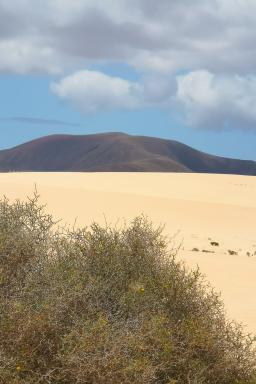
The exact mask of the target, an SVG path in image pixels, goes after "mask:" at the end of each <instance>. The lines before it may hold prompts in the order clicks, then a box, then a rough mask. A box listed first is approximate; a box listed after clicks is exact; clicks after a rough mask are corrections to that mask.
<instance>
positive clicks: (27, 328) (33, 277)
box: [0, 195, 256, 384]
mask: <svg viewBox="0 0 256 384" xmlns="http://www.w3.org/2000/svg"><path fill="white" fill-rule="evenodd" d="M168 249H169V246H168V244H167V242H166V239H165V238H164V236H163V235H162V232H161V229H159V228H157V229H155V228H154V227H153V226H152V224H151V223H150V222H149V221H148V220H147V219H146V218H145V217H143V216H142V217H138V218H135V219H134V221H133V222H132V223H131V225H130V226H128V227H125V226H124V227H122V228H112V227H107V226H106V227H100V226H99V225H97V224H93V225H92V226H91V227H90V228H89V229H78V230H70V229H68V228H66V229H58V228H57V226H56V223H54V221H53V219H52V217H51V216H50V215H47V214H46V213H45V211H44V207H42V206H40V205H39V204H38V196H37V195H35V196H34V198H32V199H29V200H28V201H26V202H20V201H16V202H15V203H13V204H11V203H10V202H9V201H8V200H7V199H4V200H2V201H1V202H0V383H1V384H18V383H19V384H32V383H33V384H35V383H42V384H44V383H45V384H47V383H50V384H51V383H52V384H53V383H54V384H118V383H122V384H150V383H151V384H175V383H176V384H189V383H190V384H208V383H209V384H215V383H216V384H235V383H237V384H238V383H240V384H242V383H244V384H245V383H251V384H252V383H256V380H255V379H254V374H255V362H256V358H255V350H254V344H253V340H252V338H251V337H249V336H246V335H244V334H243V330H242V328H241V327H240V326H239V325H237V324H236V323H233V322H229V321H228V320H227V319H226V318H225V313H224V309H223V305H222V302H221V300H220V298H219V296H218V295H217V294H216V293H215V292H214V291H213V290H212V289H211V288H210V287H209V286H208V285H207V284H206V283H205V282H204V280H203V279H202V277H201V275H200V272H199V271H198V270H197V271H188V270H186V268H185V267H184V265H183V264H182V263H180V262H178V261H177V260H176V258H175V252H170V251H169V250H168Z"/></svg>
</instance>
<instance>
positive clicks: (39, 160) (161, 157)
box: [0, 133, 256, 175]
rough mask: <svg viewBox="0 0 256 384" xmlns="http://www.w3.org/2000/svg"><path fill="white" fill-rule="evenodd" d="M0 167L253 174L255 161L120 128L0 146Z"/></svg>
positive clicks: (9, 168) (3, 168) (0, 169)
mask: <svg viewBox="0 0 256 384" xmlns="http://www.w3.org/2000/svg"><path fill="white" fill-rule="evenodd" d="M0 171H1V172H11V171H45V172H48V171H59V172H61V171H69V172H73V171H74V172H78V171H81V172H83V171H88V172H108V171H109V172H110V171H111V172H199V173H202V172H203V173H229V174H244V175H256V162H255V161H247V160H235V159H227V158H224V157H218V156H212V155H209V154H207V153H204V152H200V151H197V150H195V149H193V148H191V147H189V146H187V145H184V144H181V143H179V142H177V141H173V140H164V139H159V138H154V137H146V136H130V135H127V134H124V133H102V134H95V135H84V136H77V135H52V136H46V137H42V138H39V139H36V140H33V141H30V142H28V143H25V144H21V145H19V146H17V147H14V148H11V149H6V150H2V151H0Z"/></svg>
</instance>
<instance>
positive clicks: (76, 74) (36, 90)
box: [0, 0, 256, 160]
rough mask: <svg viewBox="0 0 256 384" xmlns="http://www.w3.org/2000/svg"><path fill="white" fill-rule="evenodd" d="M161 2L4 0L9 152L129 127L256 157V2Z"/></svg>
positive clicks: (0, 5) (0, 140)
mask: <svg viewBox="0 0 256 384" xmlns="http://www.w3.org/2000/svg"><path fill="white" fill-rule="evenodd" d="M36 3H37V4H36ZM72 4H73V5H72ZM155 4H156V3H155V2H153V1H151V0H147V2H146V1H145V0H137V1H135V0H132V1H130V2H128V1H127V0H119V1H117V0H112V1H111V0H105V1H101V0H97V1H96V0H94V1H91V0H83V1H82V0H76V1H74V2H70V1H66V0H62V1H61V2H60V1H58V0H46V1H45V2H42V1H41V0H33V1H32V0H19V2H18V1H16V0H10V1H8V2H7V1H5V0H0V25H1V27H0V50H1V57H0V132H1V137H0V148H1V149H4V148H8V147H11V146H14V145H18V144H20V143H22V142H25V141H28V140H31V139H34V138H37V137H40V136H43V135H50V134H55V133H71V134H88V133H98V132H108V131H122V132H126V133H130V134H135V135H150V136H158V137H163V138H168V139H174V140H178V141H181V142H184V143H186V144H188V145H191V146H193V147H195V148H197V149H200V150H203V151H206V152H209V153H212V154H216V155H221V156H227V157H235V158H244V159H254V160H256V151H255V146H256V77H255V74H254V72H253V70H254V68H255V65H256V57H254V56H255V54H254V51H253V49H254V48H256V47H255V46H254V45H255V32H256V29H255V25H256V23H255V21H256V20H254V17H255V16H254V15H255V14H256V4H255V2H253V1H250V0H245V1H244V3H242V2H241V3H240V2H237V1H235V0H225V1H224V0H211V1H208V0H204V1H201V0H197V1H196V2H195V3H194V2H193V4H192V5H191V2H188V1H187V0H181V1H180V2H179V4H178V5H173V4H171V3H170V2H168V1H166V0H160V1H158V2H157V4H158V5H157V8H156V5H155ZM243 4H244V5H243ZM24 5H26V6H27V7H28V6H29V8H25V9H26V10H28V9H29V11H27V12H25V11H24ZM213 5H214V6H213ZM245 5H246V6H245ZM1 15H2V16H1ZM1 17H2V20H1ZM179 18H180V19H179ZM4 20H5V22H4ZM183 20H184V25H183V24H182V21H183ZM198 20H204V22H201V23H198ZM1 21H2V22H1ZM231 30H232V34H233V35H231V34H230V31H231ZM21 31H22V32H21ZM173 31H174V32H175V34H176V35H175V36H176V38H175V39H173V38H171V37H170V36H172V33H173ZM250 39H251V40H250Z"/></svg>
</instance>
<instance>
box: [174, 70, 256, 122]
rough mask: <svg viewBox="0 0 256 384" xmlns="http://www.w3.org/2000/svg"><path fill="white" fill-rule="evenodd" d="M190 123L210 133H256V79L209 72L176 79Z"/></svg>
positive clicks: (192, 73)
mask: <svg viewBox="0 0 256 384" xmlns="http://www.w3.org/2000/svg"><path fill="white" fill-rule="evenodd" d="M177 84H178V89H177V100H178V101H179V102H180V105H181V107H182V108H184V109H185V112H186V118H187V123H188V124H189V125H192V126H196V127H201V128H206V129H207V128H210V129H217V130H218V129H225V128H226V129H229V128H250V129H254V130H255V129H256V76H243V77H242V76H238V75H234V76H228V75H222V76H217V75H214V74H213V73H210V72H208V71H206V70H201V71H194V72H191V73H188V74H185V75H183V76H178V77H177Z"/></svg>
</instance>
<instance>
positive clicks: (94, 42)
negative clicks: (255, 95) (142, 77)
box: [0, 0, 256, 74]
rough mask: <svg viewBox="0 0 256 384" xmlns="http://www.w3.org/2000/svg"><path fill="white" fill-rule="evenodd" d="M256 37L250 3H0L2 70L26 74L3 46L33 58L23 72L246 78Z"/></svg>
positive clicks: (254, 60) (19, 58) (255, 7)
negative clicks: (97, 70)
mask: <svg viewBox="0 0 256 384" xmlns="http://www.w3.org/2000/svg"><path fill="white" fill-rule="evenodd" d="M255 31H256V2H255V0H195V1H191V0H179V1H170V0H158V1H155V0H72V1H70V0H8V1H7V0H0V41H1V43H2V47H3V49H2V50H1V58H0V64H1V62H2V61H3V62H5V63H6V65H0V70H1V69H2V68H5V67H8V62H10V65H9V67H8V68H7V69H9V70H10V71H13V72H19V66H20V65H21V66H24V64H23V63H24V55H14V54H13V53H12V52H10V50H8V49H4V47H6V46H8V45H9V46H13V47H17V46H19V48H20V50H23V51H24V50H26V49H27V47H33V50H35V51H37V52H36V53H34V54H33V55H29V54H27V56H26V61H27V64H26V66H24V70H26V71H27V72H30V71H33V68H34V67H37V68H41V70H42V71H49V72H52V66H53V67H56V66H57V67H60V68H61V69H62V70H63V71H66V70H67V68H69V69H70V68H72V70H73V71H75V70H78V69H79V68H80V69H81V68H83V67H84V65H85V64H86V63H87V62H90V63H95V62H103V63H106V62H118V63H120V62H123V63H126V64H127V63H128V64H129V65H132V66H134V67H135V68H139V69H140V70H142V71H148V72H152V71H154V72H159V73H168V72H175V71H179V70H184V69H189V70H198V69H199V68H205V69H207V70H208V71H211V72H214V73H224V72H229V73H239V74H245V73H252V72H253V71H255V67H256V55H254V54H253V52H254V49H255ZM21 37H22V38H21ZM31 49H32V48H31ZM42 50H43V51H47V52H50V54H48V60H41V54H40V52H41V51H42ZM6 56H15V57H11V58H10V59H8V58H6ZM30 60H31V61H32V64H31V65H30V64H29V61H30Z"/></svg>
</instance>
